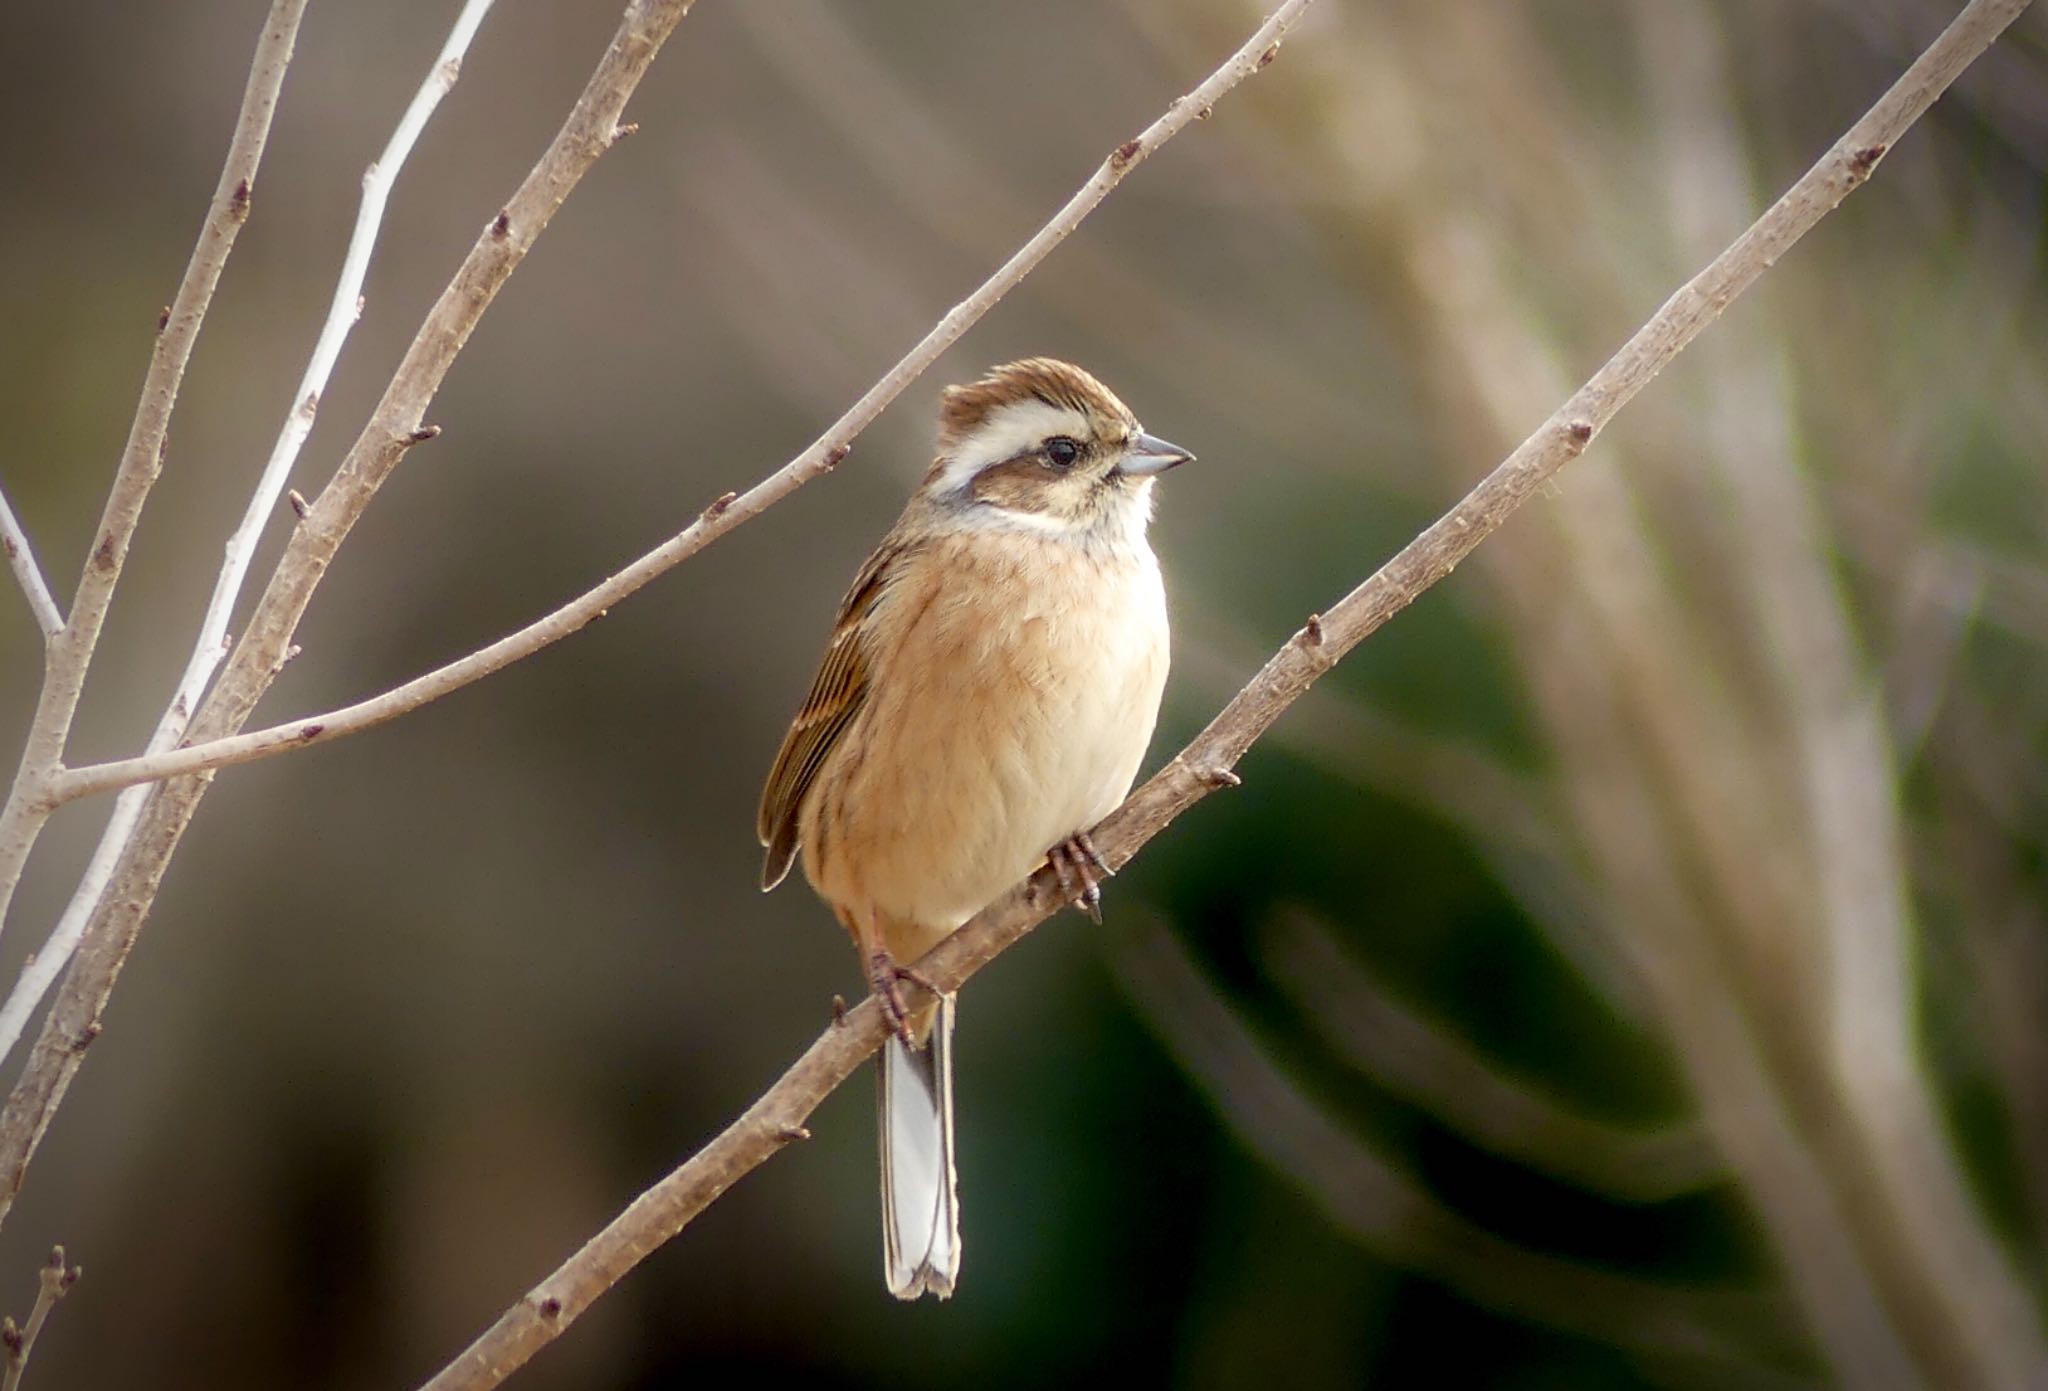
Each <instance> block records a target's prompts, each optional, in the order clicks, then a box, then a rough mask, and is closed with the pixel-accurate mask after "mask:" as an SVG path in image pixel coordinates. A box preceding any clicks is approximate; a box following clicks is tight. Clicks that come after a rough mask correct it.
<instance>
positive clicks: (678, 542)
mask: <svg viewBox="0 0 2048 1391" xmlns="http://www.w3.org/2000/svg"><path fill="white" fill-rule="evenodd" d="M1312 3H1313V0H1287V3H1285V4H1283V5H1281V6H1280V7H1279V8H1278V9H1276V10H1275V11H1274V12H1273V13H1272V15H1271V16H1270V17H1269V18H1268V19H1267V20H1266V22H1265V23H1264V24H1262V25H1260V26H1259V29H1258V30H1257V32H1255V33H1254V34H1253V35H1252V37H1251V39H1250V40H1248V41H1247V42H1246V43H1245V45H1244V46H1243V47H1242V48H1240V49H1238V51H1237V52H1236V53H1234V54H1233V55H1232V56H1231V57H1230V59H1229V60H1228V61H1227V62H1225V63H1224V64H1223V65H1222V66H1221V67H1219V68H1217V69H1216V71H1215V72H1214V73H1212V74H1210V76H1209V77H1208V79H1207V80H1205V81H1204V82H1203V83H1202V84H1201V85H1200V86H1198V87H1196V88H1195V89H1194V90H1193V91H1191V92H1189V93H1188V94H1187V95H1186V96H1184V97H1180V98H1178V99H1176V100H1175V101H1174V102H1173V104H1172V105H1171V106H1169V107H1168V108H1167V110H1166V113H1165V114H1164V115H1162V116H1161V117H1160V118H1159V119H1158V120H1156V121H1154V122H1153V123H1152V124H1151V125H1149V126H1147V127H1146V128H1145V129H1144V130H1143V131H1141V132H1140V133H1139V134H1138V135H1137V136H1135V137H1134V138H1132V139H1130V140H1127V141H1125V142H1124V143H1123V144H1121V145H1119V146H1117V147H1116V149H1115V150H1113V151H1111V152H1110V155H1109V157H1108V158H1107V159H1105V160H1104V161H1103V162H1102V165H1101V167H1100V168H1098V169H1097V170H1096V171H1095V173H1094V175H1093V176H1092V177H1090V178H1089V180H1088V182H1086V183H1085V184H1083V185H1082V186H1081V188H1080V189H1079V190H1078V191H1077V192H1076V193H1075V194H1074V195H1073V197H1072V198H1070V199H1068V200H1067V203H1066V205H1065V206H1064V207H1062V208H1061V209H1060V210H1059V211H1058V212H1057V213H1055V214H1054V215H1053V217H1052V218H1051V219H1050V220H1049V221H1048V222H1047V223H1046V224H1045V225H1044V226H1043V227H1041V228H1040V229H1039V230H1038V232H1037V234H1036V235H1034V236H1033V237H1032V238H1031V240H1029V241H1028V242H1026V243H1024V245H1023V246H1022V247H1020V248H1019V249H1018V250H1017V252H1016V253H1015V254H1014V255H1012V256H1011V257H1010V259H1009V260H1007V261H1005V262H1004V263H1003V265H1002V266H1001V267H1000V268H999V269H998V270H997V271H996V272H995V273H994V274H993V275H991V276H989V278H988V279H987V280H985V281H983V282H982V284H981V286H980V287H979V288H977V289H976V290H975V291H974V293H973V294H971V295H969V296H968V297H967V298H966V299H964V300H962V301H961V302H960V303H959V304H957V305H955V306H954V307H953V308H952V309H951V310H950V311H949V312H948V313H947V314H946V316H945V317H944V318H942V319H940V320H939V322H938V323H937V324H936V325H935V326H934V327H933V328H932V330H931V331H930V332H929V333H927V334H926V335H925V336H924V338H923V339H921V340H920V341H919V342H918V344H917V345H916V346H915V347H913V348H912V349H911V350H910V351H909V352H908V353H906V354H904V356H903V358H902V360H901V361H899V362H898V363H897V364H896V365H895V366H894V367H892V368H890V369H889V371H888V372H887V373H885V374H884V375H883V376H882V378H881V380H879V381H877V382H876V383H875V384H874V385H873V386H872V387H870V388H869V389H868V391H867V393H866V394H865V395H863V396H862V397H861V398H860V399H859V400H858V401H856V402H855V403H854V404H853V405H852V407H851V408H849V409H848V410H847V412H846V413H845V414H844V415H842V416H841V417H840V418H839V419H838V420H836V421H834V422H833V423H832V425H831V427H830V428H829V429H827V430H826V431H825V432H824V433H823V434H822V435H820V436H819V437H818V438H817V439H816V440H815V441H814V442H813V443H812V444H811V446H810V447H809V448H807V449H806V450H804V451H803V453H801V454H799V455H797V457H796V458H794V459H792V460H790V461H789V462H788V463H787V464H785V465H783V466H782V467H781V468H780V469H778V470H776V471H775V472H774V473H772V474H770V475H769V476H768V477H766V478H764V479H762V480H761V481H760V482H759V483H757V484H755V485H754V486H753V487H752V488H750V489H748V490H747V491H746V492H744V493H741V494H738V495H737V496H734V495H731V494H728V495H726V496H724V497H722V498H720V499H718V500H717V501H715V502H713V503H712V504H711V505H710V506H709V507H708V508H706V509H705V511H704V512H703V513H702V514H701V515H700V516H699V517H698V518H697V519H696V520H695V521H693V522H692V523H691V524H690V525H689V526H688V527H686V528H684V529H683V530H682V531H681V532H679V533H678V534H677V535H675V536H674V537H672V538H670V539H669V540H668V541H666V542H664V543H663V544H662V545H660V546H658V547H656V548H655V549H654V550H652V551H649V552H648V553H647V554H646V555H643V556H642V557H640V559H638V560H636V561H634V562H633V563H632V564H631V565H629V566H627V567H626V568H625V569H624V570H621V571H620V572H619V573H618V574H616V575H614V576H613V577H612V578H610V579H608V580H606V581H605V582H604V583H602V584H600V585H598V586H597V587H596V588H594V589H591V590H589V591H588V592H586V593H584V594H582V595H579V596H578V597H577V598H575V599H572V600H571V601H570V602H568V603H566V604H564V605H562V607H560V608H558V609H556V610H555V611H554V612H553V613H550V614H547V615H546V616H544V617H542V618H539V619H537V620H535V621H534V622H532V623H530V624H528V625H527V626H526V627H524V628H521V629H520V630H519V631H517V632H515V633H512V634H510V635H508V636H506V637H503V638H500V639H499V640H498V641H497V642H494V643H492V644H491V645H490V646H488V647H486V648H483V649H482V650H481V651H477V652H473V653H471V654H469V655H468V656H466V657H463V658H460V659H459V660H456V661H453V662H450V663H448V664H447V665H446V666H443V667H440V668H438V669H436V670H434V671H431V672H428V673H427V674H425V675H424V676H419V677H415V678H414V679H413V680H411V681H408V682H406V683H405V684H404V685H402V686H399V687H397V688H395V689H393V690H390V691H387V692H385V693H384V694H382V695H379V696H374V697H372V698H370V699H368V700H363V701H359V702H357V703H356V704H354V705H348V706H344V707H342V708H341V709H338V710H330V711H327V712H325V713H323V714H319V715H312V716H306V717H303V718H300V719H295V720H290V721H287V722H286V723H284V724H279V725H273V726H271V727H270V728H268V729H261V730H255V731H252V732H250V733H247V734H239V735H234V736H232V737H224V738H221V739H218V740H210V741H207V742H205V743H197V744H194V745H193V746H191V747H190V748H184V749H176V750H173V751H171V752H169V753H163V754H149V755H144V756H142V757H139V758H131V759H122V760H119V761H118V762H112V763H104V764H97V765H94V766H91V767H87V768H78V769H74V770H71V771H70V772H68V773H66V774H64V775H63V776H62V777H61V779H60V780H59V783H58V785H57V787H56V788H55V789H54V791H53V794H52V795H53V796H54V797H56V798H57V799H59V800H66V801H68V800H70V799H72V798H75V797H82V796H85V795H87V794H89V793H93V792H104V791H107V790H110V789H112V788H115V787H123V786H127V785H130V784H133V783H137V782H143V781H150V780H160V779H165V778H173V777H182V776H184V775H186V774H190V773H197V772H202V771H205V770H207V769H212V768H221V767H227V766H229V765H232V764H236V763H247V762H251V761H253V760H255V759H259V758H267V757H269V756H271V755H273V754H279V753H285V752H287V751H289V750H291V749H297V748H304V747H306V746H307V745H309V744H313V743H318V742H324V741H326V740H329V739H334V738H338V737H339V736H341V735H343V734H353V733H357V732H359V731H361V730H364V729H369V728H372V727H374V726H376V725H379V724H383V723H384V722H385V721H387V720H391V719H395V718H397V717H398V716H400V715H403V714H407V713H409V712H411V711H413V710H417V709H418V708H419V707H420V706H422V705H425V704H426V703H428V702H429V701H432V700H437V699H439V698H440V697H442V696H444V695H447V694H449V693H450V692H452V691H457V690H460V689H461V688H462V687H464V686H467V685H468V684H470V683H471V682H472V681H477V680H480V679H481V678H483V677H485V676H489V675H490V674H492V673H493V672H496V671H500V670H502V669H504V668H505V667H507V666H509V665H511V664H512V663H513V662H516V661H518V660H520V659H521V658H523V657H529V656H531V655H533V654H534V653H535V652H538V651H540V650H541V649H542V648H544V647H547V646H548V645H550V644H551V643H556V642H559V641H561V640H562V639H563V638H565V637H568V636H569V635H570V634H572V633H575V632H578V631H580V630H581V629H583V628H585V627H587V626H588V625H589V624H590V623H591V622H592V621H593V620H595V619H597V618H598V617H600V616H601V615H602V614H603V613H604V611H605V610H606V609H608V608H610V607H611V606H612V605H613V604H616V603H617V602H619V601H620V600H621V599H624V598H625V597H626V596H628V595H630V594H633V593H634V592H636V591H637V590H639V589H641V588H643V587H645V586H646V585H647V584H648V583H649V582H651V581H653V580H654V579H656V578H658V577H659V576H661V575H663V574H666V573H667V572H668V571H669V570H672V569H674V568H675V567H676V566H677V565H680V564H681V563H682V562H683V561H685V560H688V559H689V558H690V557H691V556H693V555H695V554H696V553H697V552H698V551H701V550H702V549H704V547H706V546H708V545H710V544H711V543H712V542H713V541H716V540H717V539H718V538H719V537H721V536H723V535H725V534H726V533H727V532H728V531H731V530H732V529H733V528H734V527H736V526H739V525H740V524H741V523H743V522H746V521H749V520H751V519H752V518H754V517H757V516H759V515H760V514H761V513H762V512H764V511H766V510H767V509H768V508H769V507H771V506H773V505H774V504H775V503H777V502H780V501H781V500H782V499H783V498H785V497H787V496H789V495H790V494H791V493H793V492H795V491H796V490H797V489H798V488H800V487H802V486H803V485H804V484H806V483H808V482H810V481H811V480H812V479H815V478H818V477H820V476H822V475H824V474H826V473H829V472H830V471H831V470H832V469H833V468H835V467H837V466H838V464H839V463H840V461H841V460H843V459H844V458H845V457H846V455H847V452H848V451H849V449H850V448H851V446H852V441H853V439H854V438H855V437H856V436H857V435H859V434H860V432H861V431H862V430H865V429H866V428H867V427H868V425H869V424H871V423H872V422H873V421H874V420H875V418H876V417H877V416H879V415H880V414H881V413H882V411H883V409H884V408H885V407H887V406H888V404H889V403H890V402H891V401H893V400H895V399H896V397H897V396H899V395H901V394H902V393H903V391H904V389H905V388H907V387H908V386H909V385H910V384H911V383H912V382H913V381H915V380H916V379H917V378H918V377H919V376H920V375H921V374H922V373H923V372H924V370H925V369H926V368H927V367H929V366H931V364H932V363H933V362H935V361H937V360H938V357H939V355H940V354H941V353H943V352H944V351H945V350H946V349H947V348H949V347H951V346H952V345H953V344H954V343H955V342H957V341H958V340H959V338H960V336H961V335H962V334H964V333H965V332H966V331H967V330H968V329H969V328H971V327H972V326H973V325H974V324H975V323H976V322H977V321H978V320H979V319H980V318H981V317H982V316H983V315H984V314H986V313H988V311H989V310H990V309H992V308H994V307H995V305H996V303H997V301H999V300H1000V299H1002V297H1003V296H1004V295H1006V294H1008V293H1009V292H1010V291H1011V290H1012V289H1014V288H1015V287H1016V286H1017V285H1018V283H1019V282H1021V281H1022V280H1023V279H1024V277H1025V276H1027V275H1028V274H1030V273H1031V271H1032V270H1033V269H1034V268H1035V267H1036V266H1037V265H1038V263H1039V262H1040V261H1042V260H1044V259H1045V257H1046V256H1047V255H1048V254H1049V253H1050V252H1051V251H1052V249H1053V248H1054V247H1056V246H1058V245H1059V244H1060V243H1061V242H1062V241H1064V240H1066V239H1067V237H1068V236H1070V235H1072V233H1073V231H1074V229H1075V228H1077V227H1079V226H1080V225H1081V222H1082V220H1083V219H1085V218H1086V217H1087V216H1088V214H1089V213H1091V212H1093V211H1094V210H1095V208H1096V206H1097V205H1098V204H1100V203H1101V202H1102V200H1103V199H1104V198H1107V197H1108V196H1109V194H1110V192H1111V190H1113V189H1114V188H1115V187H1116V186H1117V185H1118V184H1120V183H1122V182H1123V179H1124V176H1125V175H1126V174H1128V173H1129V172H1130V171H1131V170H1132V169H1133V168H1135V167H1136V166H1137V165H1138V164H1140V163H1141V162H1143V161H1144V160H1145V158H1146V157H1147V156H1149V155H1150V154H1152V152H1153V151H1155V150H1157V149H1158V148H1159V147H1160V146H1161V145H1163V144H1165V143H1166V142H1167V141H1168V140H1170V139H1172V138H1173V137H1174V136H1175V135H1177V134H1178V133H1179V132H1180V131H1181V130H1183V129H1184V128H1186V127H1187V126H1188V125H1189V124H1191V123H1192V122H1194V121H1195V120H1197V119H1200V118H1201V117H1203V116H1206V115H1207V114H1208V112H1209V110H1210V109H1211V108H1212V107H1213V106H1214V105H1215V104H1216V102H1217V101H1219V100H1220V99H1221V98H1222V97H1223V95H1224V94H1225V93H1226V92H1228V91H1230V89H1231V88H1233V87H1235V86H1237V85H1238V84H1239V83H1240V82H1242V81H1244V79H1245V78H1247V77H1249V76H1251V75H1252V74H1253V73H1255V72H1257V71H1258V70H1259V69H1260V68H1262V67H1264V66H1265V65H1266V63H1267V62H1269V61H1271V57H1272V55H1273V54H1274V53H1275V52H1276V51H1277V49H1278V47H1279V44H1280V41H1281V39H1282V38H1284V37H1285V35H1286V34H1287V32H1288V30H1289V29H1291V28H1292V27H1293V26H1294V24H1295V22H1296V21H1297V20H1298V19H1299V18H1300V17H1301V15H1302V12H1303V11H1305V10H1306V9H1307V8H1308V7H1309V5H1310V4H1312ZM387 399H388V398H387ZM379 413H380V415H382V414H384V413H385V412H384V409H383V408H381V407H380V410H379ZM362 448H363V446H362V445H361V444H360V443H359V444H358V446H357V451H352V452H351V455H350V458H351V460H354V459H355V457H356V453H357V452H360V451H361V450H362ZM392 462H396V460H395V459H394V460H393V461H392ZM343 472H344V474H346V473H347V472H348V465H344V466H343ZM330 491H331V490H330ZM359 502H360V503H363V504H366V503H367V502H368V497H367V496H363V497H361V498H360V499H359ZM344 505H346V504H344ZM334 511H335V508H334V507H333V506H330V498H329V495H328V494H323V495H322V496H321V499H320V501H319V502H317V503H315V504H314V506H313V512H312V517H311V518H310V519H309V523H308V525H309V528H310V527H312V526H313V525H314V524H315V523H318V524H321V525H322V526H339V527H340V528H341V529H342V530H344V531H345V529H346V527H347V526H348V525H351V524H353V520H354V515H355V514H353V513H352V514H350V515H348V516H347V517H346V518H345V519H342V520H340V521H339V522H337V521H335V520H334V519H333V513H334ZM356 511H357V512H358V513H359V511H360V506H357V509H356ZM334 544H337V545H338V544H339V537H338V536H337V537H336V538H335V542H334ZM323 554H324V555H331V554H332V548H331V547H329V548H327V549H326V550H325V551H324V552H323ZM287 559H288V560H289V559H290V557H289V556H288V557H287ZM323 568H324V561H323ZM316 580H317V571H316V573H315V574H314V575H313V576H312V577H311V578H310V579H309V580H308V582H307V583H308V588H307V589H306V590H305V595H306V597H308V598H310V596H311V588H310V584H311V583H312V582H314V581H316ZM301 608H303V605H301ZM258 621H260V617H259V620H258ZM290 621H291V622H292V623H294V624H295V623H296V621H297V615H296V614H293V615H292V616H291V620H290ZM259 636H262V637H265V638H269V637H270V636H271V634H270V633H269V632H265V633H263V634H260V635H259V633H258V628H257V621H252V623H251V625H250V633H249V635H248V636H247V637H245V639H244V647H245V649H246V648H249V647H250V646H251V645H252V644H254V643H255V642H256V641H257V640H258V638H259ZM285 636H286V637H287V638H288V637H289V629H286V630H285ZM266 684H267V683H266Z"/></svg>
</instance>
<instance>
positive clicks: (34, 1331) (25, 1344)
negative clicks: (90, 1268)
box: [0, 1246, 85, 1391]
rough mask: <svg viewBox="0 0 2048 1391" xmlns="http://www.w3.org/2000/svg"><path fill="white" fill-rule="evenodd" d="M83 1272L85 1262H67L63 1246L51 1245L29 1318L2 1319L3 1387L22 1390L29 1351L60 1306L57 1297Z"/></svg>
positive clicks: (2, 1389)
mask: <svg viewBox="0 0 2048 1391" xmlns="http://www.w3.org/2000/svg"><path fill="white" fill-rule="evenodd" d="M83 1274H85V1268H84V1267H83V1266H76V1265H67V1264H66V1263H65V1260H64V1248H63V1247H61V1246H53V1247H51V1248H50V1259H49V1260H48V1261H46V1262H45V1263H44V1264H43V1268H42V1271H41V1272H40V1275H39V1282H38V1284H37V1286H36V1304H35V1308H33V1309H31V1310H30V1311H29V1315H28V1322H27V1323H26V1324H25V1325H21V1326H17V1325H16V1324H15V1322H14V1320H13V1319H11V1318H10V1319H6V1320H4V1321H0V1350H4V1351H5V1352H6V1354H7V1362H6V1370H5V1371H4V1372H0V1391H19V1388H20V1386H21V1378H22V1375H23V1374H24V1373H25V1372H27V1371H28V1359H29V1354H30V1353H32V1352H34V1351H35V1348H36V1338H37V1336H38V1335H39V1334H41V1333H42V1331H43V1325H44V1324H45V1323H47V1322H48V1321H49V1318H50V1311H51V1310H52V1309H54V1308H56V1307H57V1301H58V1300H60V1299H62V1298H63V1297H64V1296H65V1295H67V1294H69V1293H71V1287H72V1286H73V1285H75V1284H77V1283H78V1277H79V1276H81V1275H83Z"/></svg>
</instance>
